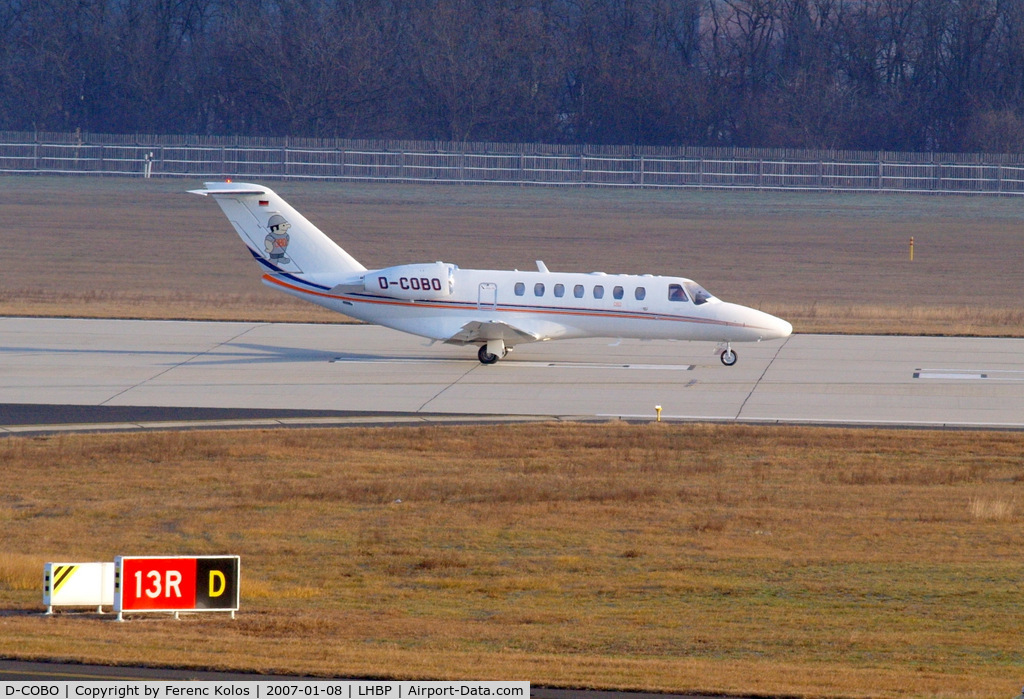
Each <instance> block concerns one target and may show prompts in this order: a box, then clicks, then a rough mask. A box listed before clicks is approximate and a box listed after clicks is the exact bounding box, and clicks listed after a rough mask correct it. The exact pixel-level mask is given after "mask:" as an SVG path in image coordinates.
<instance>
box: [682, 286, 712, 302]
mask: <svg viewBox="0 0 1024 699" xmlns="http://www.w3.org/2000/svg"><path fill="white" fill-rule="evenodd" d="M683 286H685V287H686V293H687V294H689V295H690V298H691V299H692V300H693V304H694V305H695V306H699V305H701V304H702V303H707V302H708V301H710V300H711V299H713V298H715V297H714V296H712V295H711V294H709V293H708V292H707V290H706V289H705V288H704V287H702V286H701V285H700V284H698V283H697V282H690V281H687V282H683Z"/></svg>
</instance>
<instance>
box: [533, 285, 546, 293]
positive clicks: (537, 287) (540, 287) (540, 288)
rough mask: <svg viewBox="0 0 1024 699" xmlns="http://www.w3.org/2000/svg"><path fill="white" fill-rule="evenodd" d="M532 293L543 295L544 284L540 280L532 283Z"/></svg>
mask: <svg viewBox="0 0 1024 699" xmlns="http://www.w3.org/2000/svg"><path fill="white" fill-rule="evenodd" d="M533 295H534V296H543V295H544V285H543V284H541V283H540V282H537V283H536V284H534V285H533Z"/></svg>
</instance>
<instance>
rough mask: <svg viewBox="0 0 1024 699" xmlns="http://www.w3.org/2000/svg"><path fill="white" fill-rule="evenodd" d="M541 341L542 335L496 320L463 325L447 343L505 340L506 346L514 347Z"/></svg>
mask: <svg viewBox="0 0 1024 699" xmlns="http://www.w3.org/2000/svg"><path fill="white" fill-rule="evenodd" d="M540 339H542V337H541V336H540V335H536V334H534V333H531V332H527V331H525V330H520V329H519V328H517V327H515V326H513V325H509V324H508V323H502V322H500V321H494V320H492V321H488V322H481V321H478V320H474V321H472V322H469V323H466V324H465V325H463V326H462V328H461V329H460V330H459V331H458V332H457V333H455V334H454V335H452V336H451V337H449V338H448V339H447V340H445V342H446V343H448V344H451V345H468V344H471V343H474V342H487V341H488V340H504V341H505V344H506V345H508V346H509V347H512V346H513V345H518V344H521V343H524V342H536V341H537V340H540Z"/></svg>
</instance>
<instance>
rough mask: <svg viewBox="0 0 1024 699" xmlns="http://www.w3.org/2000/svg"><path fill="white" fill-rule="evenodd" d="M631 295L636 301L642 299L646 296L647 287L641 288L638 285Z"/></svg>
mask: <svg viewBox="0 0 1024 699" xmlns="http://www.w3.org/2000/svg"><path fill="white" fill-rule="evenodd" d="M633 296H635V297H636V300H637V301H643V300H644V299H645V298H647V289H645V288H643V287H642V286H638V287H637V288H636V291H634V292H633Z"/></svg>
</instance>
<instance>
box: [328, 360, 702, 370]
mask: <svg viewBox="0 0 1024 699" xmlns="http://www.w3.org/2000/svg"><path fill="white" fill-rule="evenodd" d="M469 361H471V360H469V359H408V358H403V357H396V358H394V359H391V358H387V357H380V358H365V357H354V358H348V357H336V358H334V359H332V360H331V361H330V363H331V364H442V363H443V364H449V365H450V364H452V363H453V362H469ZM473 361H475V360H473ZM500 367H525V368H530V369H537V368H540V369H622V370H628V371H693V369H694V368H695V365H693V364H587V363H584V362H535V361H515V360H512V361H506V362H500V363H498V364H497V365H496V367H495V368H500Z"/></svg>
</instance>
